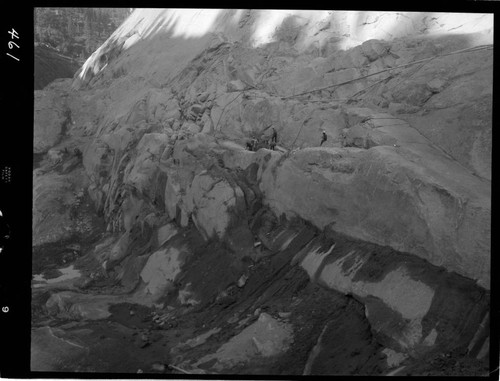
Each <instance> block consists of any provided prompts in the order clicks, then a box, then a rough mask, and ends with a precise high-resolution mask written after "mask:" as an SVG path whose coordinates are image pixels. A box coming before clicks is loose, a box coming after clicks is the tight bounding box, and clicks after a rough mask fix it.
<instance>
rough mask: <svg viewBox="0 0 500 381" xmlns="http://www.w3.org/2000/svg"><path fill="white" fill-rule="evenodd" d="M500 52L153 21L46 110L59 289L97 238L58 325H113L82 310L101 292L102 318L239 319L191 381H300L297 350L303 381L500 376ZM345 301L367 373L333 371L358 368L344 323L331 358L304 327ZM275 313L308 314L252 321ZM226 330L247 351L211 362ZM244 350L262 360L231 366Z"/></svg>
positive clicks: (333, 23) (270, 14)
mask: <svg viewBox="0 0 500 381" xmlns="http://www.w3.org/2000/svg"><path fill="white" fill-rule="evenodd" d="M491 44H492V17H491V16H490V15H482V14H467V15H465V14H454V15H446V14H413V13H390V12H389V13H382V12H380V13H376V12H371V13H370V12H309V11H300V12H294V11H253V10H252V11H241V10H238V11H236V10H234V11H218V10H186V11H174V10H145V9H144V10H136V11H134V13H133V14H132V15H131V16H130V17H129V19H128V20H127V21H126V22H125V23H124V24H122V26H121V27H120V28H119V29H118V30H117V31H116V32H115V33H114V34H113V35H112V36H111V37H110V39H109V40H108V41H107V42H106V43H105V44H103V45H102V46H101V47H100V48H99V49H98V50H97V51H96V52H95V53H94V54H93V55H92V56H91V57H90V58H89V59H88V60H87V62H86V63H85V64H84V66H83V67H82V68H81V69H80V71H79V72H78V73H77V74H76V75H75V78H74V80H73V81H61V82H58V83H55V84H53V85H51V86H49V87H48V88H46V89H45V90H43V91H40V92H38V93H37V94H36V105H35V151H36V152H37V153H47V155H46V158H45V160H44V161H43V162H42V163H41V166H40V168H38V169H36V170H35V173H34V181H35V189H34V205H35V208H34V233H33V234H34V244H35V245H36V247H35V249H34V250H35V253H34V262H36V263H40V265H39V266H40V267H37V269H38V268H39V269H40V270H42V269H43V263H44V262H43V261H42V259H43V258H45V257H46V256H47V255H48V252H49V251H50V250H52V252H54V247H59V246H58V245H61V242H62V243H64V245H67V244H70V243H71V242H72V241H79V242H82V244H81V245H80V247H79V252H80V255H81V257H80V258H78V259H77V260H76V262H75V263H76V264H77V267H78V266H79V267H80V268H82V269H84V268H85V269H86V271H87V272H88V274H85V275H84V277H83V278H79V279H78V281H75V282H76V284H74V285H73V283H72V286H71V289H72V290H73V291H72V292H76V293H75V294H71V293H70V294H69V296H68V294H67V292H68V291H65V292H66V294H63V295H61V293H60V292H57V287H56V288H55V289H54V288H51V290H52V291H50V299H49V301H48V302H47V306H46V309H48V310H50V313H52V314H53V315H54V316H59V315H60V314H63V316H66V315H64V314H68V313H69V314H70V315H71V316H72V317H73V318H74V319H77V320H81V319H84V320H85V319H86V320H88V319H91V320H92V319H93V320H97V321H99V320H100V319H104V318H108V317H109V313H105V314H102V313H100V314H99V313H95V314H94V315H92V311H95V308H97V307H95V306H93V305H92V303H91V300H87V299H85V298H82V296H81V295H79V294H78V293H77V292H78V291H77V290H80V291H79V292H81V290H82V289H85V290H88V287H89V286H88V285H89V284H95V282H96V280H95V279H100V278H99V277H102V281H101V282H102V284H101V291H100V292H101V293H102V290H103V289H104V290H107V291H105V293H107V294H108V296H107V298H108V299H106V297H104V299H103V301H100V302H99V303H100V304H99V308H98V309H99V310H102V309H104V310H107V309H112V308H118V307H112V306H115V305H119V303H120V302H121V303H125V302H127V303H134V304H137V303H138V304H141V305H144V306H146V307H147V308H152V307H153V306H159V305H162V306H163V307H158V308H166V307H165V306H168V308H169V309H168V311H167V312H168V314H170V315H168V314H167V315H168V316H169V317H168V318H165V319H164V320H163V321H164V323H165V322H166V321H168V320H169V319H171V318H173V317H177V316H176V314H177V315H178V314H181V313H182V314H188V315H186V316H191V315H189V313H190V311H192V310H194V311H205V313H210V312H209V311H211V313H212V314H213V313H215V312H216V313H217V314H219V315H218V316H220V319H226V320H224V323H222V320H220V319H219V320H220V321H219V320H218V319H215V320H213V319H212V320H210V321H211V323H210V324H209V325H210V327H212V328H213V331H209V332H210V334H208V333H207V335H208V336H206V337H203V339H199V340H201V343H200V344H199V345H201V347H198V344H196V345H194V344H193V342H190V343H191V344H189V345H187V344H186V345H184V344H183V345H180V344H179V345H180V346H179V345H177V346H173V347H172V348H170V352H169V353H170V354H171V355H172V356H175V354H176V353H177V354H178V353H179V352H180V353H183V361H178V362H177V363H178V364H182V366H183V367H189V368H191V369H192V370H193V371H194V370H196V369H198V370H199V369H205V370H207V369H208V371H210V369H211V370H212V371H217V372H220V371H226V372H227V371H249V369H255V368H252V367H255V366H256V364H260V365H258V366H262V367H263V368H262V369H263V371H264V372H272V373H279V374H286V369H285V368H280V367H282V366H284V365H283V364H287V363H288V362H290V363H291V362H294V361H295V360H297V359H295V360H294V359H292V357H290V356H291V355H290V353H296V354H297V356H299V357H300V356H302V357H301V360H297V361H298V362H299V363H301V364H302V365H300V367H301V369H300V370H297V372H299V373H300V374H302V373H303V372H305V373H304V374H322V373H323V374H332V372H333V373H336V372H340V373H342V372H351V373H359V372H361V373H365V374H366V373H377V374H379V373H383V372H385V371H386V370H387V371H388V370H389V369H391V368H392V367H396V366H398V365H399V364H401V363H402V362H403V361H406V362H405V363H404V364H405V366H406V367H407V369H413V370H411V371H409V370H408V372H410V373H409V374H418V370H415V368H414V367H415V365H414V364H415V363H412V359H415V358H418V359H422V358H423V357H425V356H430V355H431V354H435V353H437V352H446V351H449V350H452V349H455V348H465V352H468V353H469V355H472V357H473V358H476V357H477V358H484V356H485V354H486V353H487V344H488V341H487V340H486V338H487V336H488V328H487V323H485V322H487V321H488V314H487V310H488V308H489V291H488V289H489V282H490V239H491V231H490V219H491V129H492V124H491V108H492V74H493V73H492V67H493V62H492V58H493V50H492V45H491ZM54 105H57V107H56V106H54ZM271 127H273V128H274V129H275V130H276V131H277V134H278V145H277V147H276V149H275V150H271V149H269V148H268V144H267V142H268V140H269V139H270V138H271ZM323 130H324V131H325V132H326V135H327V141H326V142H325V143H321V146H320V141H321V133H322V131H323ZM253 138H255V139H257V146H258V147H262V148H260V149H258V150H257V151H256V152H253V151H249V150H246V149H245V145H246V143H247V142H248V141H250V139H253ZM51 221H52V222H51ZM99 232H101V233H99ZM70 241H71V242H70ZM83 242H84V243H83ZM64 245H63V246H64ZM64 247H67V246H64ZM58 250H59V249H58ZM64 250H66V249H62V251H64ZM56 251H57V250H56ZM40 258H42V259H40ZM44 260H45V259H44ZM47 261H48V259H47ZM249 263H252V265H249ZM266 263H267V264H266ZM266 266H267V270H265V269H266ZM222 267H224V268H222ZM256 269H258V271H256ZM99 274H100V275H99ZM91 275H92V276H91ZM96 277H97V278H96ZM270 277H272V278H273V279H274V280H273V281H271V280H270ZM307 278H309V279H310V281H312V284H313V285H316V286H315V287H317V286H318V287H319V288H318V289H317V290H316V291H314V292H313V291H304V290H306V289H303V287H305V286H304V285H305V284H307V283H308V282H307ZM301 282H302V283H301ZM97 284H99V282H97ZM111 284H113V285H114V287H115V288H116V287H118V289H119V290H120V291H117V290H116V289H114V290H111V289H109V287H110V286H111ZM298 284H300V286H298ZM39 286H40V287H37V288H41V289H43V290H45V289H46V287H47V286H48V284H42V285H39ZM66 287H67V285H66ZM308 287H312V286H308ZM320 289H321V290H323V291H318V290H320ZM75 290H76V291H75ZM273 290H274V291H273ZM277 290H281V291H279V292H278V291H277ZM287 290H288V291H287ZM299 290H301V291H300V292H299ZM307 290H308V289H307ZM324 290H330V291H329V292H334V293H335V295H337V296H335V297H333V296H324V295H323V294H321V293H322V292H326V291H324ZM288 292H290V293H291V294H290V295H288V294H287V293H288ZM311 292H312V294H311ZM118 293H119V294H121V295H123V297H122V299H120V298H119V297H117V294H118ZM337 293H340V294H337ZM341 294H344V295H350V296H353V297H354V298H355V299H356V301H357V302H356V303H361V304H360V305H361V306H363V307H362V310H363V309H364V313H362V314H361V315H356V314H357V313H358V312H355V311H357V310H356V308H357V307H356V308H355V307H354V305H353V306H351V304H349V303H350V302H349V303H347V304H343V305H344V307H342V308H345V309H346V311H350V312H346V314H347V315H346V316H351V318H352V319H354V320H353V321H358V320H356V319H359V322H361V321H364V322H366V324H367V327H370V328H369V330H368V331H367V332H369V334H368V336H366V337H369V339H366V338H364V339H361V338H360V340H365V339H366V340H368V341H366V342H365V341H363V343H364V344H362V346H366V347H367V348H368V347H370V348H371V349H370V351H371V352H370V353H368V352H367V353H366V356H365V357H364V360H362V362H365V363H366V364H371V365H366V367H365V368H363V369H364V370H361V368H353V369H350V370H348V369H344V368H341V367H340V368H339V366H340V365H339V364H340V363H341V362H342V361H340V360H339V362H337V363H335V362H333V363H329V362H328V361H327V360H325V356H327V357H328V356H329V355H328V353H330V354H331V353H335V351H340V352H343V351H346V350H347V349H345V348H344V349H341V348H337V347H335V348H333V347H331V343H330V341H329V340H330V339H331V340H338V338H336V336H335V335H337V333H335V332H336V331H334V330H333V331H332V328H331V327H332V326H333V325H339V324H341V323H340V322H341V320H342V318H341V317H332V316H330V315H328V314H326V315H321V314H322V313H323V312H321V313H320V315H321V317H318V318H317V320H314V319H313V321H315V322H317V323H314V324H313V325H312V326H311V327H310V329H311V330H310V331H308V332H309V333H308V335H309V336H311V338H312V337H314V338H315V339H314V340H316V341H314V342H313V341H311V339H308V340H309V341H307V340H306V341H303V340H305V339H300V338H301V337H303V336H301V334H300V333H299V332H298V331H297V330H296V329H294V328H293V327H294V326H295V327H297V326H298V325H300V321H301V319H307V316H308V315H307V314H308V312H307V310H308V307H306V306H305V304H300V300H305V299H307V298H309V297H310V299H311V301H312V300H316V301H319V300H323V299H322V298H327V299H328V298H333V299H329V300H330V302H327V304H328V303H332V305H335V303H340V304H342V303H344V302H340V300H341V299H339V298H340V296H338V295H341ZM235 295H236V296H237V300H238V302H237V303H236V304H234V301H233V302H231V303H229V305H231V307H230V308H229V309H224V310H220V306H221V304H222V305H224V303H227V300H228V299H227V298H233V300H234V298H235ZM259 295H260V296H259ZM273 295H274V296H273ZM293 295H295V296H294V298H298V299H293V298H292V299H293V300H291V301H287V300H288V299H287V298H288V297H289V296H290V297H291V296H293ZM306 295H309V296H306ZM329 295H330V294H329ZM332 295H333V294H332ZM273 298H275V299H273ZM297 300H299V302H298V301H297ZM225 301H226V302H225ZM278 302H279V303H278ZM96 303H97V302H96ZM162 303H163V304H162ZM266 303H269V305H272V304H276V305H279V306H280V307H279V308H285V309H287V311H289V312H290V314H291V317H290V318H288V316H289V315H286V314H287V313H288V312H283V314H284V315H283V316H287V317H286V318H283V319H284V320H285V321H286V323H284V322H281V323H279V322H276V321H274V320H273V319H274V318H273V317H272V316H271V315H269V314H267V313H266V314H260V315H259V314H257V315H256V317H258V320H257V321H256V322H254V323H253V324H250V323H251V322H252V321H253V320H252V319H251V318H250V317H249V316H247V318H244V314H243V313H244V312H245V311H246V312H253V311H254V310H255V309H256V308H257V309H260V308H262V307H263V306H265V305H266ZM294 303H295V304H294ZM110 306H111V307H110ZM347 306H348V307H347ZM224 308H226V307H224ZM274 312H276V313H277V312H278V311H274ZM280 313H282V312H280ZM325 313H326V311H325ZM231 314H233V315H231ZM348 314H351V315H348ZM167 315H164V316H167ZM327 315H328V316H327ZM89 316H94V317H89ZM113 316H114V315H113ZM116 316H118V315H116ZM196 316H198V315H196ZM259 316H260V317H259ZM279 316H281V317H283V316H282V315H279ZM339 316H340V315H339ZM354 316H358V317H356V318H355V317H354ZM359 316H362V317H359ZM193 319H194V318H193ZM245 319H246V320H245ZM269 319H271V320H269ZM315 319H316V318H315ZM342 321H343V320H342ZM233 323H234V324H235V323H238V325H237V327H236V328H234V326H232V324H233ZM221 324H222V325H221ZM224 324H225V325H226V326H224ZM227 324H229V325H230V326H231V327H232V328H231V329H232V330H234V329H236V330H235V336H234V337H233V339H231V340H230V341H227V340H225V341H220V343H222V342H226V341H227V343H226V344H224V346H220V348H219V349H218V350H217V347H215V346H214V345H215V344H214V342H213V340H212V341H210V340H208V343H210V342H211V343H212V344H211V345H209V344H203V343H205V340H207V339H208V337H209V336H212V335H215V336H214V337H219V336H218V335H220V333H219V332H229V331H227V329H229V328H228V327H227ZM248 324H250V325H248ZM266 324H269V326H271V325H273V324H276V328H275V332H276V337H274V338H270V337H271V336H272V335H271V336H269V335H267V334H266V333H263V331H262V330H263V329H264V328H263V327H264V326H266ZM283 324H284V325H283ZM294 324H295V325H294ZM342 324H343V323H342ZM359 324H365V323H359ZM204 327H205V326H204ZM224 327H226V328H224ZM245 327H246V328H245ZM320 327H321V328H320ZM221 328H222V331H221ZM243 328H244V329H243ZM358 328H359V327H358ZM307 329H309V328H307ZM318 329H319V331H318ZM353 329H354V330H356V329H355V328H353ZM359 329H361V328H359ZM359 329H358V331H359V332H362V331H363V329H364V328H363V329H361V331H360V330H359ZM225 330H226V331H225ZM37 332H39V335H40V337H41V338H43V337H45V336H46V335H47V333H46V332H45V331H37ZM179 332H181V331H179ZM257 332H260V333H257ZM313 332H314V333H313ZM363 332H364V331H363ZM179 335H181V334H180V333H179ZM292 336H294V337H295V339H294V340H292V341H293V342H294V343H295V344H290V343H291V341H290V340H291V339H290V338H291V337H292ZM200 337H201V336H200ZM328 338H330V339H328ZM40 340H42V339H40ZM221 340H223V339H221ZM246 340H250V344H248V345H250V346H251V348H253V349H248V351H247V350H242V351H243V352H242V353H245V355H243V354H241V353H239V352H238V351H235V350H231V349H229V348H231V346H232V345H233V346H235V345H236V346H237V347H241V346H243V347H244V348H246V347H245V345H247V344H245V343H247V341H246ZM252 340H253V344H251V342H252ZM262 340H264V341H262ZM325 340H326V341H325ZM325 342H328V343H330V344H325ZM368 342H369V343H370V344H368ZM234 343H238V344H234ZM202 344H203V345H202ZM189 348H191V349H189ZM193 348H204V349H203V351H201V349H196V350H194V349H193ZM249 348H250V347H249ZM188 349H189V350H188ZM351 349H352V350H353V351H355V349H353V348H351ZM197 350H199V351H201V352H196V351H197ZM216 350H217V351H216ZM186 351H187V352H186ZM332 351H333V352H332ZM236 352H238V353H239V354H238V353H236ZM210 353H212V354H210ZM248 353H253V355H249V354H248ZM301 353H303V354H301ZM353 353H354V352H353ZM377 353H378V354H377ZM380 353H383V354H384V355H380ZM200 354H203V355H204V356H205V357H204V361H202V360H199V355H200ZM197 356H198V357H197ZM255 356H257V357H255ZM259 356H260V357H259ZM276 356H278V357H276ZM280 356H281V357H280ZM287 356H288V357H287ZM339 356H340V355H339ZM377 356H379V357H380V356H382V358H387V360H384V361H383V364H382V363H381V362H380V361H379V360H376V358H377ZM261 357H264V358H266V359H267V358H271V359H276V358H279V359H280V360H279V361H278V360H276V361H275V362H273V363H272V364H274V365H269V364H271V363H270V362H269V361H271V360H264V361H263V362H262V361H261V362H259V361H260V360H259V361H257V360H255V358H257V359H259V358H261ZM34 358H35V360H33V358H32V361H35V362H37V361H38V362H37V364H38V365H40V364H45V365H47V364H46V363H44V361H45V360H43V359H39V357H36V356H35V357H34ZM195 358H198V360H199V361H197V362H195V361H194V359H195ZM322 358H323V360H321V359H322ZM338 359H340V357H338ZM395 359H398V360H395ZM255 361H257V362H255ZM174 362H175V361H174ZM268 363H269V364H268ZM207 364H208V365H207ZM242 364H243V365H242ZM249 364H250V365H249ZM262 364H268V365H262ZM45 365H43V366H45ZM40 366H42V365H40ZM43 366H42V367H43ZM47 366H48V367H49V368H50V366H52V365H50V366H49V365H47ZM82 366H84V365H82ZM85 366H90V365H88V364H87V365H85ZM266 366H268V367H267V368H266ZM412 366H413V368H412ZM238 367H239V368H238ZM241 367H243V368H241ZM280 369H281V370H280ZM290 369H292V368H288V371H289V370H290ZM284 371H285V373H282V372H284ZM294 372H295V371H294Z"/></svg>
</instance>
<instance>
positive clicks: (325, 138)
mask: <svg viewBox="0 0 500 381" xmlns="http://www.w3.org/2000/svg"><path fill="white" fill-rule="evenodd" d="M326 140H327V137H326V131H325V130H323V132H322V133H321V143H320V144H319V145H320V147H321V146H322V145H323V143H324V142H326Z"/></svg>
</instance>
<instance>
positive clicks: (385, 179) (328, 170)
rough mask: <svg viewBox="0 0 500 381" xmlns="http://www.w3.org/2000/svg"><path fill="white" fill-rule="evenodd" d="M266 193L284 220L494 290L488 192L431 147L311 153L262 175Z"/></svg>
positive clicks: (270, 167)
mask: <svg viewBox="0 0 500 381" xmlns="http://www.w3.org/2000/svg"><path fill="white" fill-rule="evenodd" d="M274 163H276V162H274ZM260 187H261V190H262V191H263V193H264V196H265V200H266V202H267V203H268V204H269V205H270V206H271V207H272V208H273V209H274V210H275V211H276V213H277V214H281V213H285V214H287V215H289V216H300V217H301V218H304V219H305V220H308V221H311V222H312V223H313V224H314V225H316V226H317V227H319V228H321V229H323V228H326V227H327V226H332V227H333V229H334V230H337V231H339V232H343V233H345V234H347V235H349V236H352V237H356V238H359V239H363V240H366V241H370V242H375V243H379V244H381V245H389V246H392V247H393V248H395V249H397V250H401V251H406V252H410V253H413V254H416V255H418V256H420V257H422V258H425V259H427V260H428V261H429V262H431V263H433V264H436V265H443V266H445V267H446V268H447V269H449V270H453V271H456V272H458V273H459V274H462V275H464V276H467V277H470V278H473V279H475V280H477V281H478V282H479V283H480V284H481V285H482V286H484V287H489V279H490V274H489V268H490V267H489V266H490V256H489V255H490V254H489V253H490V250H489V248H490V217H491V212H490V210H491V209H490V207H491V206H490V203H491V201H490V197H491V193H490V188H489V185H488V184H487V183H486V182H484V181H481V180H480V179H478V178H477V177H474V176H472V175H470V174H469V173H468V172H467V171H465V170H464V169H463V167H461V166H460V165H458V164H456V163H455V162H453V161H451V160H449V159H447V158H445V157H443V156H442V155H441V154H440V153H437V152H436V151H435V150H433V149H432V148H430V147H429V148H428V149H427V150H423V149H419V150H417V149H415V148H414V147H412V148H408V149H406V150H405V149H398V148H395V147H392V146H377V147H374V148H372V149H369V150H363V149H358V148H344V149H342V148H336V149H335V148H310V149H304V150H301V151H298V152H296V153H294V154H293V155H291V156H290V158H288V159H287V160H285V161H283V162H282V164H281V165H276V164H275V165H272V164H271V165H268V166H267V167H266V168H265V169H263V171H262V175H261V183H260Z"/></svg>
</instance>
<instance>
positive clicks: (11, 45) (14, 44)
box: [6, 28, 19, 61]
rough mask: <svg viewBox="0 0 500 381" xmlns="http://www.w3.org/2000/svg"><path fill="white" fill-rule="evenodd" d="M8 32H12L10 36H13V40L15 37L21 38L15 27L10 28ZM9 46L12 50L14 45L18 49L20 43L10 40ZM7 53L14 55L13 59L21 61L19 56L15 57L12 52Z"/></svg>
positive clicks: (10, 55)
mask: <svg viewBox="0 0 500 381" xmlns="http://www.w3.org/2000/svg"><path fill="white" fill-rule="evenodd" d="M7 33H9V34H10V38H11V40H13V39H14V38H17V39H19V34H18V33H17V32H16V30H15V29H14V28H12V30H10V31H7ZM7 46H8V47H9V49H11V50H12V48H13V47H14V46H15V47H16V48H18V49H19V45H18V44H16V43H15V42H14V41H9V42H8V43H7ZM6 54H7V55H8V56H9V57H12V58H13V59H15V60H16V61H19V58H17V57H15V56H13V55H12V54H10V53H6Z"/></svg>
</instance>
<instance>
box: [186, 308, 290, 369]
mask: <svg viewBox="0 0 500 381" xmlns="http://www.w3.org/2000/svg"><path fill="white" fill-rule="evenodd" d="M292 332H293V331H292V328H291V326H290V325H289V324H285V323H281V322H279V321H277V320H276V319H274V318H272V317H271V316H270V315H268V314H266V313H265V312H263V313H261V314H260V316H259V319H258V320H257V321H256V322H255V323H253V324H251V325H250V326H248V327H246V328H245V329H244V330H243V331H241V332H240V333H239V334H238V335H236V336H233V337H232V338H231V339H230V340H229V341H228V342H227V343H225V344H224V345H222V346H221V347H220V348H219V349H218V350H217V352H215V353H214V354H210V355H207V356H205V357H203V358H202V359H200V360H199V361H198V362H197V363H196V364H194V365H195V366H198V365H200V364H203V363H205V362H208V361H210V360H212V359H217V363H216V364H215V365H214V368H215V369H216V370H217V371H222V370H224V369H225V368H229V367H232V366H235V365H237V364H239V363H245V362H248V361H250V360H252V359H253V358H255V357H256V356H263V357H271V356H275V355H278V354H280V353H283V352H285V351H287V350H288V348H289V346H290V344H291V342H292V339H293V333H292Z"/></svg>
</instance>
